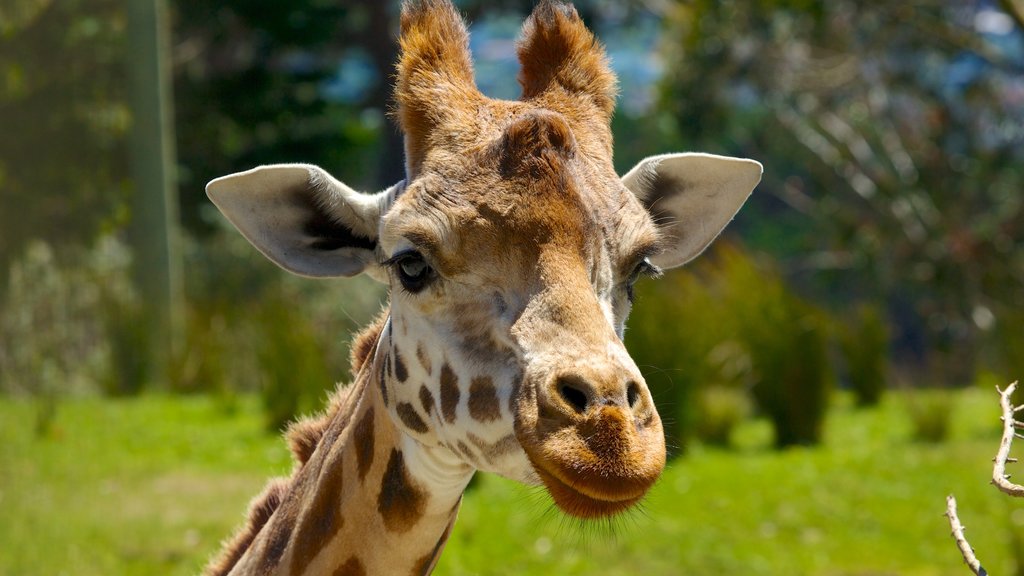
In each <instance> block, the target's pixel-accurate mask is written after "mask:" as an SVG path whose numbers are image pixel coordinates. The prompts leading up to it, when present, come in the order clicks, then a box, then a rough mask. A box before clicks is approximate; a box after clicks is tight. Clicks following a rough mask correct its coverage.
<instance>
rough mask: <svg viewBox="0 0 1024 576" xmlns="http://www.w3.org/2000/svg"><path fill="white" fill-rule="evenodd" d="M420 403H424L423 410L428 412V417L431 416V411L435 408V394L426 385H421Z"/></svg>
mask: <svg viewBox="0 0 1024 576" xmlns="http://www.w3.org/2000/svg"><path fill="white" fill-rule="evenodd" d="M420 404H422V405H423V411H424V412H426V413H427V417H428V418H429V417H430V413H431V412H433V410H434V395H433V394H431V393H430V390H427V387H426V386H420Z"/></svg>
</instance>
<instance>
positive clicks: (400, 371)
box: [394, 346, 409, 384]
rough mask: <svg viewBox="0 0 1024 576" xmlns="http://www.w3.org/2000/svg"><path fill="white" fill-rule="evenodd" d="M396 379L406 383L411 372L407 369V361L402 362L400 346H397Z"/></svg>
mask: <svg viewBox="0 0 1024 576" xmlns="http://www.w3.org/2000/svg"><path fill="white" fill-rule="evenodd" d="M394 355H395V378H398V381H399V382H401V383H403V384H404V383H405V381H406V380H408V379H409V370H408V369H407V368H406V367H405V361H404V360H402V353H401V352H400V351H399V350H398V346H395V351H394Z"/></svg>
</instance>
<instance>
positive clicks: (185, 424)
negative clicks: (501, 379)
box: [0, 390, 1024, 576]
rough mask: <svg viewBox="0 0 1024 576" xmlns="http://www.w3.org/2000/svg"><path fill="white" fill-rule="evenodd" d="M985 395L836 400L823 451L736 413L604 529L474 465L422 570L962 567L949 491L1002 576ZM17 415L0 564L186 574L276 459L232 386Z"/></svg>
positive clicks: (1003, 545) (7, 403) (1004, 546)
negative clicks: (223, 393) (724, 433)
mask: <svg viewBox="0 0 1024 576" xmlns="http://www.w3.org/2000/svg"><path fill="white" fill-rule="evenodd" d="M995 400H996V396H995V393H994V391H993V392H990V391H988V390H971V391H967V392H963V393H960V394H958V395H957V396H956V397H955V401H954V403H953V406H954V414H953V421H952V430H951V439H950V441H949V442H947V443H943V444H924V443H919V442H915V441H913V440H912V425H911V422H910V419H909V417H908V416H907V415H906V414H905V401H904V400H903V399H902V398H899V397H893V396H890V397H889V398H887V400H886V401H885V402H884V403H883V405H882V407H881V408H879V409H876V410H867V411H862V410H856V409H854V408H852V407H849V406H847V404H848V403H847V402H842V403H841V404H842V405H841V406H839V407H836V408H834V409H833V411H832V414H831V417H830V419H829V424H828V428H827V433H826V445H825V446H824V447H823V448H817V449H793V450H788V451H785V452H781V453H779V452H774V451H772V450H770V449H769V448H768V446H770V442H771V438H770V429H769V428H768V426H767V425H766V424H765V423H764V422H760V421H754V422H748V423H745V424H743V425H742V426H740V428H739V429H738V430H737V431H736V433H735V435H734V437H733V444H734V445H735V446H736V448H735V449H733V450H722V449H710V448H703V447H701V446H691V447H689V453H688V455H687V456H686V457H684V458H682V459H680V460H678V461H677V462H676V463H674V464H673V465H671V466H670V468H669V469H668V470H667V471H666V474H665V476H664V477H663V478H662V480H661V481H660V482H659V483H658V485H657V487H656V488H655V489H654V490H653V491H652V493H651V495H650V497H649V498H648V499H647V501H646V502H645V503H644V506H643V509H642V510H638V511H635V512H633V513H631V514H629V515H627V516H625V517H622V518H619V519H618V520H616V521H615V522H613V523H611V524H598V525H593V526H590V525H580V524H579V523H578V522H575V521H572V520H568V519H566V518H565V517H564V516H562V515H561V514H559V513H557V512H556V511H555V510H554V509H553V507H552V505H551V503H550V500H549V499H548V498H547V497H546V496H545V495H544V494H543V492H542V491H540V490H539V489H536V488H533V489H531V488H523V487H520V486H517V485H514V484H513V483H511V482H508V481H505V480H502V479H500V478H496V477H493V476H486V477H484V478H483V479H482V480H481V481H480V482H478V483H477V485H476V486H475V487H474V489H473V490H472V491H471V492H470V493H468V494H467V495H466V498H465V503H464V505H463V508H462V512H461V514H460V518H459V522H458V525H457V527H456V529H455V532H454V534H453V535H452V538H451V541H450V542H449V544H448V548H447V549H446V551H445V554H444V555H443V557H442V560H441V563H440V565H439V567H438V572H437V573H439V574H456V575H461V574H526V573H532V574H623V575H625V574H631V575H632V574H644V575H647V574H709V575H711V574H743V575H748V574H787V575H789V574H822V575H855V574H856V575H868V574H872V575H876V574H899V575H922V576H923V575H946V574H948V575H950V576H953V575H961V574H965V573H966V572H965V567H964V566H963V565H962V564H961V561H960V559H959V556H958V555H957V552H956V549H955V547H954V546H953V543H952V540H951V539H950V537H949V533H948V527H947V525H946V523H945V518H944V517H943V516H942V512H943V510H944V506H945V504H944V498H945V496H946V494H948V493H950V492H953V493H955V494H956V496H957V499H958V501H959V503H960V514H961V517H962V520H963V521H964V523H965V524H966V525H967V529H968V537H969V538H970V539H971V541H972V544H974V546H975V548H976V550H977V552H978V555H979V557H980V558H981V559H982V561H983V562H984V563H985V565H986V567H987V568H988V570H989V572H990V573H993V574H1013V573H1014V572H1013V570H1014V568H1015V561H1014V559H1013V554H1012V552H1011V541H1012V536H1013V534H1014V532H1013V526H1014V520H1015V519H1016V520H1018V521H1021V520H1022V519H1024V508H1022V507H1021V506H1019V505H1017V504H1016V503H1015V502H1013V501H1011V500H1009V499H1008V498H1007V497H1005V496H1002V495H1000V494H999V493H997V492H996V491H995V490H994V489H993V488H991V487H990V486H988V485H987V477H988V474H989V472H990V460H991V457H992V455H993V453H994V450H995V448H996V444H997V440H998V434H999V422H998V413H997V412H998V411H997V406H996V401H995ZM32 422H33V405H32V404H30V403H27V402H24V401H12V400H9V399H6V400H0V509H2V510H3V514H2V517H0V518H2V520H0V574H11V575H15V574H17V575H22V574H25V575H31V574H61V573H66V574H191V573H195V572H197V571H198V570H199V568H200V567H201V566H202V564H203V563H204V562H205V559H206V558H207V557H208V556H209V555H210V554H212V553H213V552H214V551H215V550H216V549H217V547H218V542H219V540H220V539H222V538H223V537H225V536H227V535H228V534H229V533H230V531H231V530H232V529H233V527H234V526H235V524H237V522H239V521H240V520H241V518H242V514H243V512H244V509H245V505H246V502H247V501H248V499H249V498H250V497H252V496H254V495H255V494H256V493H257V492H258V491H259V489H260V487H261V486H262V485H263V482H264V481H265V479H266V478H268V477H269V476H271V475H274V474H282V473H286V472H287V471H288V470H289V468H290V466H291V464H290V462H289V460H288V455H287V453H286V451H285V448H284V443H283V442H282V441H281V440H280V439H279V438H277V437H275V436H273V435H267V434H265V433H263V432H262V420H261V419H260V415H259V410H258V406H257V404H256V403H255V402H254V401H251V400H248V399H246V400H243V401H241V402H240V403H239V404H238V406H237V408H236V409H234V410H229V409H227V408H225V407H224V406H223V405H222V404H220V403H219V402H217V401H215V400H212V399H210V398H205V397H193V398H167V397H143V398H139V399H135V400H115V401H110V400H78V401H73V402H67V403H64V404H62V405H61V406H60V407H59V409H58V413H57V416H56V420H55V424H54V428H53V431H52V434H51V435H50V436H49V437H46V438H34V437H33V435H32ZM1017 530H1018V531H1020V530H1024V528H1020V527H1018V529H1017Z"/></svg>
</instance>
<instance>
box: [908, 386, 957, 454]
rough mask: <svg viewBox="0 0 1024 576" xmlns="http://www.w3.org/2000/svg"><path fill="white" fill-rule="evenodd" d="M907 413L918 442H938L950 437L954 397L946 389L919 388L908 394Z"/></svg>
mask: <svg viewBox="0 0 1024 576" xmlns="http://www.w3.org/2000/svg"><path fill="white" fill-rule="evenodd" d="M906 402H907V414H909V415H910V421H911V424H912V426H913V428H912V436H913V439H914V440H916V441H918V442H927V443H933V444H937V443H940V442H945V441H946V440H947V439H949V430H950V423H951V421H952V416H953V397H952V395H951V394H949V393H948V392H946V391H944V390H919V391H916V392H914V393H912V394H910V395H908V396H907V400H906Z"/></svg>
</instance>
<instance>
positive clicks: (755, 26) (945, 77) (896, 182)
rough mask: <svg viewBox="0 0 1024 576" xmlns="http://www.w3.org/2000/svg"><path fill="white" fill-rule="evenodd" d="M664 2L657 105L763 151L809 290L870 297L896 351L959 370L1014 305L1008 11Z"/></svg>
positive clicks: (756, 152) (737, 146)
mask: <svg viewBox="0 0 1024 576" xmlns="http://www.w3.org/2000/svg"><path fill="white" fill-rule="evenodd" d="M669 16H670V17H669V18H668V20H667V21H668V24H667V30H666V36H665V38H666V40H667V42H668V43H667V48H666V50H667V51H668V52H667V53H668V58H669V60H670V61H671V62H673V63H676V64H675V65H673V66H671V67H670V68H669V74H668V76H667V78H666V81H665V83H664V94H663V95H664V98H663V104H664V106H665V108H666V109H667V110H669V111H670V113H671V114H672V116H673V117H674V118H676V119H677V122H678V125H679V129H680V132H681V133H684V134H688V135H692V137H693V139H694V141H695V142H698V143H701V144H710V145H713V146H717V147H725V148H727V149H729V150H730V151H733V152H738V153H745V154H749V155H751V156H754V157H757V158H759V159H760V160H762V161H763V162H764V163H765V164H766V182H765V185H763V186H762V189H763V190H766V191H770V192H771V193H772V194H773V195H774V196H775V197H776V198H777V199H780V200H782V201H783V202H785V203H786V204H788V205H789V206H790V207H791V208H794V209H796V210H797V211H799V212H800V213H803V214H805V215H806V216H807V218H806V219H804V220H801V221H799V229H794V231H793V232H790V233H789V234H787V235H788V236H789V237H791V238H795V240H791V241H790V246H791V247H795V248H796V249H795V250H788V251H785V252H786V253H782V254H780V255H781V256H783V257H785V258H786V259H787V260H788V261H789V262H790V269H791V271H813V272H814V274H815V276H817V277H819V278H822V279H824V280H825V282H823V283H821V284H819V286H818V287H819V289H822V291H821V294H822V298H823V299H826V300H827V299H832V300H833V301H846V300H849V299H850V298H858V297H859V298H877V299H880V300H882V301H885V302H887V303H888V307H889V310H890V313H891V314H892V316H893V319H894V320H895V324H896V326H897V327H898V328H899V329H900V330H901V332H900V333H899V334H898V335H897V336H898V338H899V339H900V342H901V343H902V344H903V350H904V351H905V352H909V353H910V354H911V355H912V356H917V357H918V359H919V360H920V359H921V358H920V357H921V355H923V354H924V351H925V350H926V349H937V350H939V351H940V352H944V354H943V355H940V356H944V357H945V358H946V359H947V364H946V365H947V368H949V367H959V368H961V370H959V371H957V370H954V371H949V370H947V371H946V372H945V373H946V374H948V375H949V376H951V377H952V378H956V379H960V380H962V379H963V378H964V377H966V376H969V375H970V374H969V373H966V374H965V373H964V370H963V368H969V367H970V364H971V363H970V360H971V351H972V350H973V348H972V345H973V344H975V343H976V342H977V341H978V339H979V336H983V335H984V331H985V330H987V329H989V328H991V326H992V324H993V322H994V319H995V318H998V317H999V316H1000V313H1001V312H1003V311H1006V310H1011V309H1014V308H1019V307H1020V306H1021V305H1022V304H1024V276H1022V275H1021V272H1020V271H1021V270H1024V248H1022V246H1021V245H1020V243H1019V242H1018V241H1017V239H1019V238H1020V237H1021V235H1022V233H1024V202H1022V196H1021V194H1020V190H1021V189H1022V188H1024V146H1022V145H1021V144H1022V142H1024V82H1022V80H1021V78H1022V74H1021V73H1022V71H1024V37H1022V31H1021V29H1020V28H1019V22H1017V21H1016V20H1014V19H1013V18H1012V17H1010V16H1009V15H1007V14H1005V13H1002V12H998V11H997V10H995V9H993V8H991V7H988V5H987V4H983V3H975V2H968V3H961V2H952V1H948V0H926V1H924V2H915V3H913V4H906V3H855V2H824V1H818V0H759V1H755V2H739V1H736V0H727V1H723V2H718V1H710V0H698V1H696V2H692V3H685V4H679V5H677V6H675V7H674V9H673V10H671V12H670V15H669ZM761 206H762V217H764V216H766V215H767V214H765V213H764V211H763V207H764V206H765V204H764V203H763V202H762V204H761Z"/></svg>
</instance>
